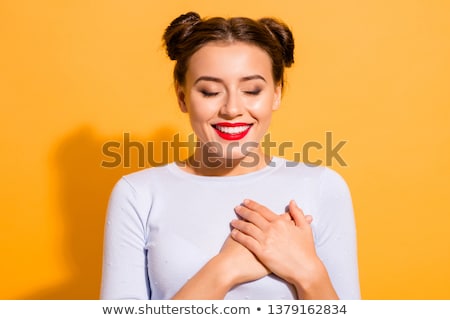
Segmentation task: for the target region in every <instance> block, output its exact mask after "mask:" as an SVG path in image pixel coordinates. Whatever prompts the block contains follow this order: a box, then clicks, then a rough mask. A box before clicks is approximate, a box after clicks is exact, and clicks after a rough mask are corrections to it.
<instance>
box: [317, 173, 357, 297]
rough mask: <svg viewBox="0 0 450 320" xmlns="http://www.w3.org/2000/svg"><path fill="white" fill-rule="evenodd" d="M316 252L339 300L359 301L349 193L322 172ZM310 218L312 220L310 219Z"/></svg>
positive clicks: (341, 183)
mask: <svg viewBox="0 0 450 320" xmlns="http://www.w3.org/2000/svg"><path fill="white" fill-rule="evenodd" d="M319 192H320V193H319V206H320V207H319V211H320V215H318V221H313V224H312V226H313V230H315V232H316V234H315V240H316V250H317V254H318V256H319V257H320V258H321V259H322V261H323V263H324V264H325V266H326V268H327V270H328V274H329V276H330V278H331V280H332V283H333V286H334V288H335V290H336V293H337V294H338V296H339V298H340V299H343V300H348V299H360V298H361V297H360V288H359V276H358V259H357V245H356V229H355V221H354V214H353V205H352V200H351V196H350V191H349V189H348V187H347V184H346V182H345V181H344V179H343V178H342V177H341V176H340V175H339V174H338V173H336V172H335V171H333V170H331V169H328V168H326V170H324V172H323V173H322V177H321V185H320V191H319ZM313 218H314V217H313Z"/></svg>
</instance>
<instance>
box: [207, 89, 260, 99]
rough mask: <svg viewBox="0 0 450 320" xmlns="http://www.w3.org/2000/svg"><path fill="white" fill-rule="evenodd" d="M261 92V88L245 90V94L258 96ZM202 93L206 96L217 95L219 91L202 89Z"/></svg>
mask: <svg viewBox="0 0 450 320" xmlns="http://www.w3.org/2000/svg"><path fill="white" fill-rule="evenodd" d="M260 92H261V90H260V89H258V90H253V91H244V93H245V94H248V95H252V96H257V95H258V94H260ZM201 93H202V95H203V96H204V97H206V98H210V97H215V96H217V95H218V94H219V92H210V91H205V90H202V91H201Z"/></svg>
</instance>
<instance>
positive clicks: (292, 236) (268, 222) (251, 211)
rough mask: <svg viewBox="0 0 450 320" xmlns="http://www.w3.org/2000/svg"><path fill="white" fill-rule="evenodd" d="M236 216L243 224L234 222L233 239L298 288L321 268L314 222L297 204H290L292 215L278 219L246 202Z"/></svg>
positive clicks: (259, 207) (257, 206) (269, 212)
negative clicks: (313, 230) (313, 232)
mask: <svg viewBox="0 0 450 320" xmlns="http://www.w3.org/2000/svg"><path fill="white" fill-rule="evenodd" d="M236 212H237V214H238V215H239V216H240V217H241V218H242V220H233V221H232V222H231V225H232V226H233V227H234V229H233V230H232V232H231V236H232V238H233V239H234V240H236V241H237V242H239V243H240V244H242V245H243V246H244V247H246V248H247V249H249V250H250V251H251V252H253V253H254V254H255V256H256V257H257V258H258V259H259V260H260V261H261V262H262V263H263V264H264V265H265V266H266V267H267V268H268V269H270V270H271V271H272V272H273V273H275V274H276V275H277V276H279V277H280V278H283V279H285V280H286V281H288V282H290V283H292V284H294V285H296V287H297V286H298V285H299V283H298V282H301V281H307V279H308V278H309V277H311V276H313V275H314V272H315V270H316V268H317V267H321V262H320V260H319V258H318V257H317V254H316V251H315V247H314V239H313V234H312V230H311V226H310V223H311V221H312V218H311V217H310V216H305V215H304V214H303V211H302V210H301V209H300V208H299V207H298V206H297V205H296V203H295V202H294V201H291V202H290V203H289V212H288V214H282V215H277V214H275V213H273V212H272V211H270V210H269V209H268V208H266V207H264V206H262V205H260V204H259V203H257V202H255V201H251V200H245V201H244V204H243V205H242V206H238V207H237V208H236ZM290 218H291V219H292V220H291V219H290ZM312 278H314V277H312Z"/></svg>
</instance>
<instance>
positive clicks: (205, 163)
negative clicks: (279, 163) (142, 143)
mask: <svg viewBox="0 0 450 320" xmlns="http://www.w3.org/2000/svg"><path fill="white" fill-rule="evenodd" d="M270 161H271V157H270V156H268V155H265V154H264V153H263V152H262V150H261V149H260V148H258V149H256V150H253V151H252V153H249V154H248V155H244V156H243V157H240V158H237V159H232V158H224V157H220V156H219V155H216V156H214V155H213V154H210V153H205V152H202V149H201V148H197V149H196V150H195V152H194V154H193V155H192V156H190V157H189V158H188V159H187V160H185V161H184V162H183V164H182V167H183V169H184V170H185V171H186V172H189V173H192V174H196V175H200V176H238V175H242V174H246V173H251V172H254V171H258V170H261V169H263V168H264V167H266V166H267V165H268V164H269V163H270Z"/></svg>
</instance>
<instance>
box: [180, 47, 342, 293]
mask: <svg viewBox="0 0 450 320" xmlns="http://www.w3.org/2000/svg"><path fill="white" fill-rule="evenodd" d="M176 92H177V98H178V104H179V106H180V109H181V111H182V112H186V113H188V115H189V119H190V122H191V126H192V128H193V130H194V132H195V134H196V136H197V138H198V140H199V142H200V145H201V146H203V145H205V144H207V143H208V142H214V143H215V144H216V145H218V146H220V148H219V149H220V150H216V149H217V148H216V149H215V150H208V152H206V153H205V149H204V148H202V147H199V148H197V149H196V150H195V152H194V155H193V156H192V157H191V158H190V159H188V160H187V161H186V162H185V163H183V166H182V168H183V170H185V171H187V172H189V173H192V174H197V175H204V176H229V175H240V174H246V173H250V172H253V171H256V170H260V169H262V168H264V167H265V166H266V165H267V163H268V161H270V158H268V157H267V156H266V155H264V154H263V152H262V150H261V148H260V147H259V142H260V141H261V139H262V137H263V136H264V135H265V133H266V132H267V130H268V128H269V125H270V122H271V117H272V112H273V111H275V110H277V109H278V107H279V103H280V98H281V85H280V84H279V83H275V82H274V79H273V76H272V62H271V59H270V57H269V56H268V54H267V53H266V52H265V51H264V50H262V49H260V48H259V47H257V46H254V45H249V44H246V43H242V42H231V43H229V42H227V43H223V42H220V43H208V44H207V45H205V46H203V47H202V48H201V49H199V50H198V51H197V52H196V53H194V54H193V55H192V57H191V58H190V61H189V65H188V70H187V73H186V81H185V83H184V85H179V84H177V86H176ZM224 121H226V122H232V123H248V124H251V129H250V131H249V133H248V134H247V135H246V136H245V137H244V138H243V139H241V140H240V141H238V146H239V147H242V146H243V145H244V144H245V143H247V144H249V143H250V144H252V145H254V146H255V147H253V148H250V149H249V148H246V149H243V148H239V147H234V148H232V152H226V153H225V152H224V150H229V149H230V143H231V142H230V141H228V140H225V139H222V138H221V137H220V136H219V135H218V134H217V132H216V131H215V129H214V127H213V125H214V124H216V123H220V122H224ZM233 143H234V144H236V142H233ZM227 148H228V149H227ZM211 152H216V153H215V154H214V156H215V160H216V161H218V163H220V165H219V166H215V167H214V168H211V167H208V166H207V165H206V164H207V163H208V161H205V160H208V159H205V157H206V155H205V154H208V155H209V156H211ZM255 155H257V157H256V159H257V162H256V164H255V165H254V166H251V167H250V166H243V165H241V164H242V163H243V162H247V163H248V162H249V161H253V162H254V161H255ZM250 157H251V159H250V160H249V158H250ZM230 164H231V165H230ZM230 209H232V208H230ZM234 210H235V212H236V214H237V215H238V216H239V217H240V219H236V220H233V221H231V222H230V224H231V226H232V227H233V229H232V231H231V233H230V235H229V237H228V238H227V239H224V244H223V246H222V248H221V250H220V252H218V254H217V255H216V256H214V257H213V258H212V259H211V260H210V261H208V262H207V263H206V264H205V265H204V266H203V268H202V269H200V270H199V271H198V272H197V273H196V274H195V275H194V276H193V277H192V278H191V279H190V280H189V281H188V282H187V283H186V284H185V285H184V286H183V287H182V288H181V289H180V290H179V291H178V292H177V293H176V294H175V296H174V297H173V299H202V300H203V299H214V300H220V299H223V298H224V297H225V295H226V294H227V293H228V291H230V290H231V289H232V288H233V287H234V286H236V285H239V284H241V283H245V282H248V281H254V280H257V279H260V278H262V277H264V276H266V275H268V274H271V273H274V274H275V275H277V276H278V277H280V278H282V279H284V280H285V281H287V282H289V283H291V284H292V285H293V286H294V287H295V288H296V290H297V297H298V298H302V299H338V297H337V295H336V292H335V290H334V288H333V286H332V284H331V281H330V278H329V276H328V273H327V271H326V269H325V267H324V265H323V263H322V262H321V261H320V259H319V257H318V256H317V254H316V251H315V247H314V239H313V234H312V230H311V226H310V224H311V221H312V217H311V216H309V215H306V216H305V215H304V214H303V211H302V210H301V209H300V208H299V207H298V206H297V204H296V203H295V202H294V201H291V202H290V203H289V206H288V211H287V212H284V213H280V214H277V213H274V212H272V211H271V210H270V209H268V208H266V207H265V206H263V205H262V204H259V203H257V202H255V201H252V200H250V199H245V200H244V201H243V203H242V204H241V205H238V206H237V207H236V208H234ZM236 261H239V265H238V266H237V265H236Z"/></svg>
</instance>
